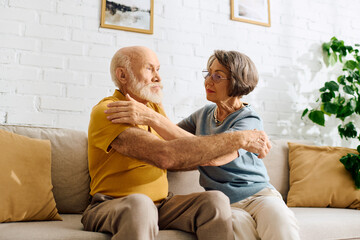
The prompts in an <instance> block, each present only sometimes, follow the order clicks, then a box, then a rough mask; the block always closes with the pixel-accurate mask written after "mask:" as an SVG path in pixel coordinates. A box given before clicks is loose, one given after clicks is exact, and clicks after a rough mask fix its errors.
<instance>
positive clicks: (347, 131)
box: [338, 122, 357, 140]
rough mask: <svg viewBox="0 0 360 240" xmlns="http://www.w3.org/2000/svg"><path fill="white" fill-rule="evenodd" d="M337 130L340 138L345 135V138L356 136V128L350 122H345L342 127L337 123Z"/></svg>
mask: <svg viewBox="0 0 360 240" xmlns="http://www.w3.org/2000/svg"><path fill="white" fill-rule="evenodd" d="M338 131H339V134H340V137H341V138H343V137H345V139H346V140H347V139H348V138H356V136H357V131H356V128H355V126H354V124H353V123H352V122H349V123H347V124H346V125H345V126H344V127H342V126H341V125H339V126H338Z"/></svg>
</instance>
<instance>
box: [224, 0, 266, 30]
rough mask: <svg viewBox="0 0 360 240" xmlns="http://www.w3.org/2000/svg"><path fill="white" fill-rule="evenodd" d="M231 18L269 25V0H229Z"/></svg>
mask: <svg viewBox="0 0 360 240" xmlns="http://www.w3.org/2000/svg"><path fill="white" fill-rule="evenodd" d="M231 19H232V20H235V21H240V22H247V23H253V24H258V25H262V26H266V27H270V25H271V23H270V0H231Z"/></svg>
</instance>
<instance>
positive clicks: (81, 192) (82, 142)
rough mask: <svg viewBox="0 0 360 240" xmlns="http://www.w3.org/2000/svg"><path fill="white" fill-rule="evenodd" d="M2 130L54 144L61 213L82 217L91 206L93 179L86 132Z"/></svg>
mask: <svg viewBox="0 0 360 240" xmlns="http://www.w3.org/2000/svg"><path fill="white" fill-rule="evenodd" d="M0 129H3V130H6V131H9V132H13V133H16V134H20V135H24V136H27V137H31V138H38V139H48V140H50V142H51V180H52V184H53V186H54V188H53V193H54V198H55V201H56V207H57V209H58V211H59V213H81V212H82V211H84V210H85V208H86V207H87V205H88V199H89V191H90V187H89V186H90V177H89V171H88V162H87V135H86V133H85V132H81V131H76V130H70V129H57V128H43V127H28V126H10V125H0Z"/></svg>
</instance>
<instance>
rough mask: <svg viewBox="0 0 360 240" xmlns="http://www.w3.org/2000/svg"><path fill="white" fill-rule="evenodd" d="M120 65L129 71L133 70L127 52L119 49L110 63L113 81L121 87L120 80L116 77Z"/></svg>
mask: <svg viewBox="0 0 360 240" xmlns="http://www.w3.org/2000/svg"><path fill="white" fill-rule="evenodd" d="M118 67H123V68H125V69H127V70H128V71H131V61H130V57H129V56H128V55H126V54H122V53H121V52H120V51H117V52H116V53H115V54H114V56H113V58H112V59H111V63H110V75H111V79H112V81H113V82H114V83H115V85H116V86H117V87H118V88H119V89H120V87H121V86H120V82H119V81H118V79H117V77H116V69H117V68H118Z"/></svg>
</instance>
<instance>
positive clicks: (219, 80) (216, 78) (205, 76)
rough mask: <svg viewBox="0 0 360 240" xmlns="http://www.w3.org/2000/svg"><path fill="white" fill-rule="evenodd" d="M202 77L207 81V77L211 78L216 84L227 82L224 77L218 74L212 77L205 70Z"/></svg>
mask: <svg viewBox="0 0 360 240" xmlns="http://www.w3.org/2000/svg"><path fill="white" fill-rule="evenodd" d="M202 75H203V77H204V78H205V79H206V78H207V77H209V76H211V79H212V80H213V82H214V83H219V82H221V80H226V79H227V78H224V77H222V76H221V75H220V74H218V73H213V74H211V75H210V73H209V71H208V70H203V71H202Z"/></svg>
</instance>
